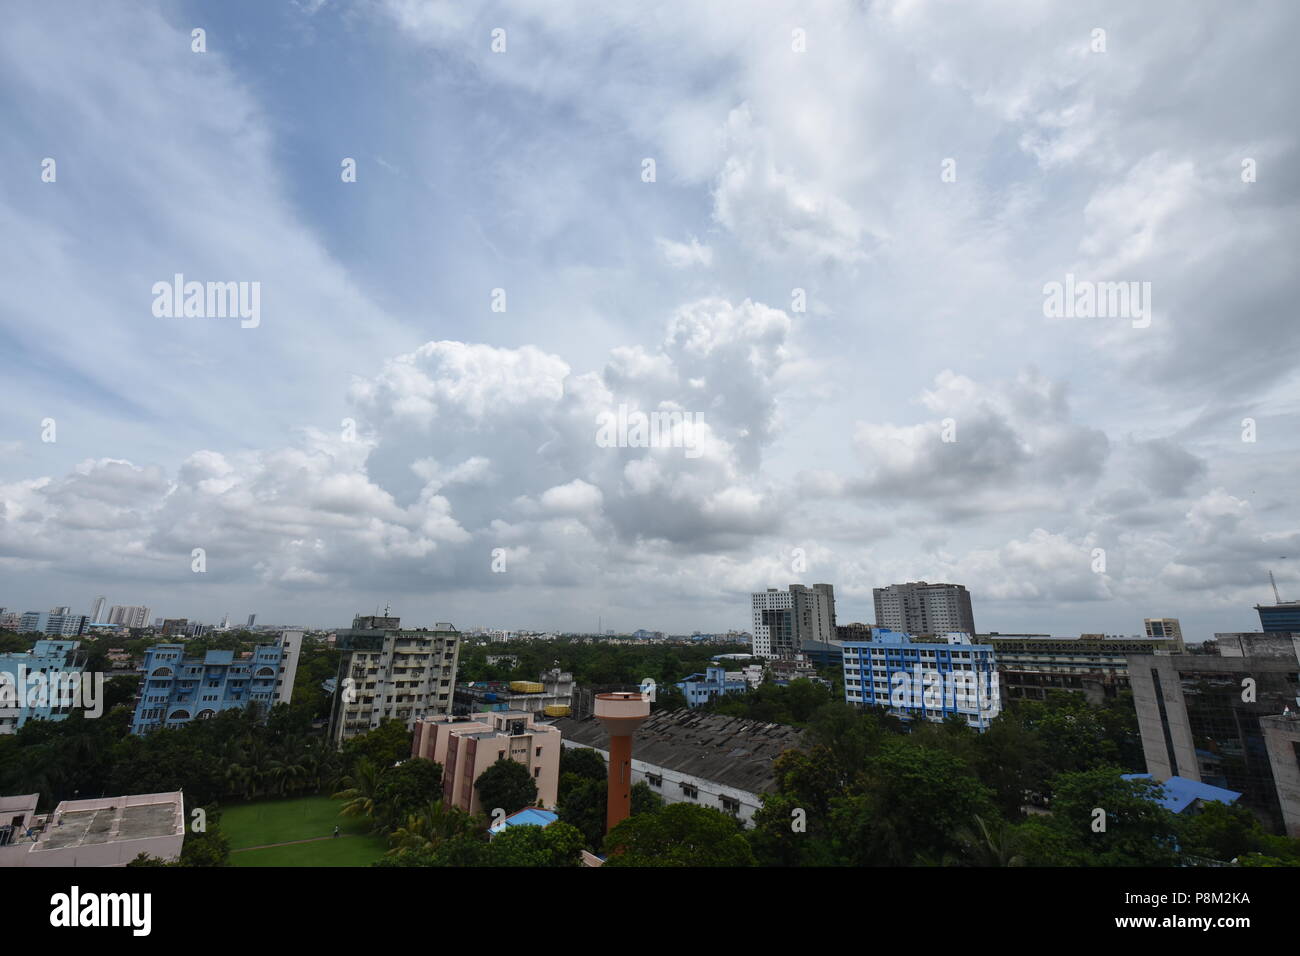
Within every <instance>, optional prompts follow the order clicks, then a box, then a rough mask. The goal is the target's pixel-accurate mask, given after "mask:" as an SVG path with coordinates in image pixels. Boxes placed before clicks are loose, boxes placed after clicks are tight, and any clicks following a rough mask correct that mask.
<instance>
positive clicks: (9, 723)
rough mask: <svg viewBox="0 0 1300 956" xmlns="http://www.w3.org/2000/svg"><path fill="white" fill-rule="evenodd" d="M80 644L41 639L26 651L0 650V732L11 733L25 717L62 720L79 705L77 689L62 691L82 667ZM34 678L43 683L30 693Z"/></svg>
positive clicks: (77, 678) (26, 718)
mask: <svg viewBox="0 0 1300 956" xmlns="http://www.w3.org/2000/svg"><path fill="white" fill-rule="evenodd" d="M80 646H81V643H80V642H79V641H65V640H43V641H37V642H36V643H35V644H34V645H33V646H32V649H31V650H30V651H21V652H11V653H5V654H0V734H12V733H14V732H16V731H17V730H18V728H20V727H22V726H23V725H24V724H25V723H27V721H29V720H65V719H66V718H67V716H68V714H70V713H71V712H72V710H73V707H74V706H81V700H80V698H81V694H80V693H77V694H75V695H74V694H65V693H64V692H65V691H67V690H71V689H72V687H71V682H72V681H74V680H77V681H79V680H80V677H81V675H82V674H83V673H84V671H85V668H86V661H85V657H84V655H81V654H78V652H77V650H78V648H79V647H80ZM34 682H38V683H39V686H41V687H44V689H45V690H44V693H43V694H41V693H36V694H32V693H30V691H31V690H32V688H33V686H34ZM78 689H79V688H78ZM74 698H75V699H74Z"/></svg>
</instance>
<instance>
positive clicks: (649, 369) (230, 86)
mask: <svg viewBox="0 0 1300 956" xmlns="http://www.w3.org/2000/svg"><path fill="white" fill-rule="evenodd" d="M1298 25H1300V5H1297V4H1294V3H1291V2H1289V0H1259V2H1249V0H1247V2H1240V3H1235V4H1231V5H1228V4H1221V3H1212V2H1200V3H1198V2H1190V3H1182V2H1179V3H1173V2H1168V3H1166V2H1147V3H1141V4H1133V3H1129V2H1126V0H1119V2H1109V3H1107V2H1099V3H1094V4H1087V5H1082V4H1064V3H1047V2H1040V0H1000V2H992V3H987V4H978V5H976V4H962V3H954V2H921V0H876V2H866V0H857V2H849V0H834V2H832V0H823V2H816V0H814V2H798V3H795V2H790V3H786V2H781V0H771V2H765V3H762V4H754V3H752V2H740V0H736V2H731V0H715V2H710V3H708V4H700V3H693V2H672V0H668V2H663V3H656V4H631V3H618V4H591V3H579V2H576V0H510V2H508V3H497V2H490V0H489V2H482V3H476V4H470V3H452V2H445V3H444V2H439V0H420V2H417V0H360V2H351V3H343V2H339V0H296V2H285V3H274V4H268V3H261V2H254V0H223V2H222V3H220V4H214V3H208V2H193V3H160V2H151V0H142V2H132V3H126V2H107V3H106V2H102V0H94V2H61V3H58V4H51V3H45V2H28V0H18V2H14V3H11V4H7V5H6V28H5V29H4V30H3V31H0V129H3V131H4V135H3V136H0V285H2V287H3V290H4V294H3V295H2V296H0V355H2V356H3V357H4V361H3V366H2V367H3V374H2V375H0V606H3V607H6V608H9V609H11V610H19V611H24V610H45V609H47V608H49V607H52V606H56V605H64V604H67V605H71V606H72V607H73V609H74V611H79V612H82V613H89V611H90V606H91V602H92V601H93V599H94V598H95V596H97V595H105V596H106V597H107V598H108V602H109V603H110V604H146V605H148V606H150V607H151V608H153V610H154V615H155V616H176V617H189V618H190V619H192V620H193V619H197V620H202V621H207V622H210V623H211V622H219V621H220V620H221V618H222V616H223V615H225V614H226V613H229V614H230V615H231V616H232V619H233V620H237V621H242V620H243V619H244V618H245V617H246V616H247V615H248V614H250V613H257V615H258V620H259V622H266V623H274V622H279V623H297V624H306V625H310V626H325V627H331V626H346V625H347V624H348V623H349V622H350V621H351V618H352V616H353V615H354V614H356V613H371V612H372V611H373V610H374V608H375V607H377V606H382V605H384V604H386V603H387V604H391V606H392V608H393V613H395V614H400V615H401V616H402V618H403V619H404V620H405V621H407V622H409V623H412V624H415V625H419V624H429V623H433V622H435V621H451V622H453V623H454V624H456V625H457V626H458V627H461V628H469V627H474V626H490V627H502V628H535V629H538V630H583V631H586V630H593V629H594V628H595V627H596V625H597V621H598V620H599V621H600V622H601V623H602V624H603V626H604V627H605V628H614V629H618V630H622V631H631V630H633V629H636V628H649V629H656V630H663V631H667V632H670V633H686V632H690V631H692V630H697V629H698V630H702V631H715V630H726V629H730V628H738V629H745V628H748V627H749V613H750V611H749V597H748V595H749V593H750V592H751V591H754V590H761V589H764V588H767V587H785V586H787V585H789V584H791V583H796V582H802V583H805V584H812V583H816V582H829V583H832V584H833V585H834V586H835V589H836V598H837V612H838V617H839V620H840V621H841V622H847V621H866V622H870V621H872V619H873V610H872V596H871V591H872V588H874V587H881V586H885V585H888V584H891V583H897V582H903V581H912V580H927V581H931V582H936V581H944V582H956V583H960V584H964V585H965V586H966V587H967V588H968V589H969V590H970V592H971V597H972V602H973V606H974V614H975V623H976V628H977V630H979V631H981V632H986V631H1001V632H1004V633H1007V632H1017V631H1029V632H1035V633H1052V634H1063V635H1064V634H1078V633H1084V632H1086V633H1095V632H1101V633H1119V634H1133V633H1140V632H1141V630H1142V620H1143V618H1144V617H1177V618H1179V619H1180V620H1181V621H1182V624H1183V631H1184V634H1185V636H1186V637H1187V638H1188V639H1189V640H1202V639H1204V638H1207V637H1211V636H1212V635H1213V633H1214V632H1216V631H1236V630H1256V629H1258V618H1257V617H1256V615H1255V612H1254V610H1253V605H1255V604H1256V603H1261V602H1265V603H1267V602H1271V600H1272V591H1271V589H1270V587H1269V582H1268V572H1269V571H1270V570H1272V571H1273V572H1274V574H1275V575H1276V578H1277V582H1278V587H1279V589H1280V590H1281V592H1282V596H1283V598H1284V599H1285V598H1291V599H1297V598H1300V515H1298V510H1297V506H1296V500H1295V499H1296V487H1295V481H1294V476H1295V472H1296V464H1297V453H1298V452H1300V389H1298V387H1297V386H1300V371H1298V369H1297V356H1300V329H1298V328H1297V321H1296V314H1295V303H1296V302H1297V298H1298V297H1297V292H1298V291H1300V288H1298V287H1300V278H1298V276H1300V270H1297V269H1296V266H1295V263H1296V250H1297V248H1300V243H1298V242H1297V240H1298V239H1300V235H1298V232H1300V155H1298V154H1297V129H1298V127H1297V125H1296V123H1295V116H1294V104H1295V102H1296V94H1297V86H1298V85H1300V84H1298V83H1297V77H1298V75H1300V67H1297V64H1296V59H1295V56H1294V39H1295V36H1296V28H1297V26H1298ZM195 30H202V31H203V32H202V33H201V34H199V35H198V36H197V37H196V35H195V33H194V31H195ZM50 160H53V163H50V162H49V161H50ZM349 161H351V163H349ZM349 168H354V169H355V181H347V180H348V179H349V178H350V176H349V172H348V170H349ZM177 274H180V275H182V276H183V277H184V280H183V281H186V282H190V281H197V282H200V283H208V282H213V283H215V282H236V283H246V284H248V285H247V286H246V288H249V289H251V288H252V284H253V283H256V287H257V289H258V293H259V297H260V298H259V310H258V313H257V319H256V322H255V323H253V322H252V321H251V320H250V321H241V319H240V318H239V317H231V316H220V315H212V314H199V315H193V314H191V315H188V316H187V315H184V314H178V315H172V316H169V315H167V314H166V312H165V310H163V314H161V315H160V314H159V311H160V310H159V308H158V306H157V296H158V293H157V292H156V290H155V284H156V283H164V284H167V285H170V284H171V283H172V282H173V277H174V276H176V275H177ZM1067 277H1068V278H1067ZM1067 282H1068V283H1069V287H1070V288H1071V289H1078V288H1082V287H1084V286H1088V287H1090V288H1095V287H1097V286H1098V285H1099V284H1103V283H1125V284H1126V285H1125V286H1124V288H1125V290H1129V289H1132V291H1133V298H1132V299H1131V300H1130V301H1129V302H1128V304H1127V307H1125V306H1124V303H1122V302H1120V301H1119V300H1118V299H1113V298H1112V299H1110V300H1107V299H1106V297H1105V295H1103V296H1102V297H1101V300H1100V301H1103V302H1106V303H1108V306H1107V307H1106V308H1095V309H1093V310H1091V312H1090V311H1089V310H1088V309H1087V308H1086V306H1085V305H1084V304H1083V302H1082V300H1079V308H1077V309H1071V310H1069V312H1068V314H1066V315H1059V314H1056V313H1054V312H1053V309H1052V308H1051V307H1050V305H1049V300H1050V298H1051V294H1050V290H1051V289H1052V288H1053V284H1054V283H1056V284H1059V286H1060V287H1061V288H1064V287H1065V286H1066V284H1067ZM1129 283H1132V284H1133V285H1132V286H1129V285H1128V284H1129ZM1102 288H1105V286H1102ZM1113 288H1114V287H1112V291H1113ZM1072 301H1074V300H1073V299H1072ZM199 311H200V312H202V311H203V310H202V309H200V310H199ZM246 326H247V327H246ZM620 406H621V407H623V408H624V409H625V411H627V412H629V413H637V412H642V413H650V412H655V411H658V412H677V413H680V414H682V415H683V416H686V418H685V421H686V424H683V425H680V426H678V427H677V429H676V430H675V431H672V432H668V433H665V434H664V435H661V436H660V439H661V440H659V441H657V442H655V443H654V444H653V445H652V446H651V447H638V442H637V435H636V434H635V433H632V434H625V435H622V436H616V440H615V441H613V442H611V441H609V440H602V439H601V436H600V428H599V423H600V422H602V421H605V419H603V418H602V416H604V415H606V414H616V413H617V410H618V409H619V408H620Z"/></svg>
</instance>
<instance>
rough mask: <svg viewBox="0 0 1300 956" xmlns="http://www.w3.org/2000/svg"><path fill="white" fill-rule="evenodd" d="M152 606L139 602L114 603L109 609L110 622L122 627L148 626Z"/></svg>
mask: <svg viewBox="0 0 1300 956" xmlns="http://www.w3.org/2000/svg"><path fill="white" fill-rule="evenodd" d="M152 613H153V609H152V608H147V607H145V606H144V605H137V604H114V605H113V606H112V607H111V608H109V609H108V622H107V623H109V624H116V625H118V626H120V627H148V626H149V615H150V614H152Z"/></svg>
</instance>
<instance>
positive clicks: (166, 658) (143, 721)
mask: <svg viewBox="0 0 1300 956" xmlns="http://www.w3.org/2000/svg"><path fill="white" fill-rule="evenodd" d="M301 649H302V632H301V631H285V632H284V633H283V634H281V635H280V638H279V640H278V641H277V642H276V643H274V644H262V645H260V646H258V647H255V648H254V649H253V652H252V654H251V655H250V656H249V657H241V658H236V657H235V653H234V651H208V652H207V653H205V654H204V655H203V656H202V657H201V658H200V657H193V658H186V657H185V645H184V644H155V645H154V646H153V647H151V648H149V649H148V650H147V651H145V655H144V664H143V666H142V667H141V670H142V671H143V672H144V675H143V679H142V680H141V682H140V696H139V697H138V698H137V700H136V705H135V717H134V718H133V719H132V721H131V733H133V734H143V733H147V732H148V731H150V730H154V729H157V728H158V727H179V726H180V725H182V724H187V723H189V722H190V721H191V720H196V719H197V720H202V719H205V718H207V717H214V716H216V715H217V714H219V713H221V711H223V710H237V709H242V708H244V707H247V706H248V705H249V704H257V705H259V706H260V707H261V708H262V709H263V711H269V710H270V709H271V708H272V707H273V706H274V705H275V704H278V703H285V704H287V703H288V702H289V698H290V697H291V696H292V694H293V679H294V674H295V672H296V671H297V669H298V653H299V651H300V650H301Z"/></svg>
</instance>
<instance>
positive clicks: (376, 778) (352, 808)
mask: <svg viewBox="0 0 1300 956" xmlns="http://www.w3.org/2000/svg"><path fill="white" fill-rule="evenodd" d="M382 780H383V775H382V773H381V771H380V770H379V768H378V767H376V766H375V765H374V764H372V763H371V762H370V761H369V760H367V759H366V758H364V757H362V758H361V759H360V760H358V761H357V765H356V768H355V769H354V770H353V772H352V775H351V776H350V777H348V778H347V779H346V781H345V783H346V786H345V787H344V789H342V790H340V791H339V792H338V793H336V794H334V799H335V800H343V801H346V802H345V803H344V804H343V808H342V809H341V810H339V813H341V814H343V815H344V816H346V817H369V818H371V819H372V820H376V822H377V814H376V811H377V808H378V806H379V787H380V784H381V783H382Z"/></svg>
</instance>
